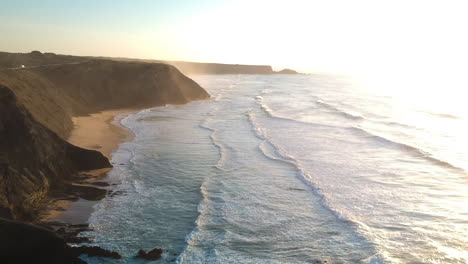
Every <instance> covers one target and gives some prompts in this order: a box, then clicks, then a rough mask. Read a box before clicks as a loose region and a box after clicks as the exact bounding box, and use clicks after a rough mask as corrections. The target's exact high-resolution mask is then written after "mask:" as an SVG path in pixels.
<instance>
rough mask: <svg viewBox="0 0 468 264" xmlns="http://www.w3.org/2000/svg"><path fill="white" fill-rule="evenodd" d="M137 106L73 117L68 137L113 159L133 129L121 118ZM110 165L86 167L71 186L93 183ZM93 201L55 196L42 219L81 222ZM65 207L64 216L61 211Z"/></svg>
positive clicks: (71, 141) (76, 143)
mask: <svg viewBox="0 0 468 264" xmlns="http://www.w3.org/2000/svg"><path fill="white" fill-rule="evenodd" d="M134 111H136V109H119V110H109V111H102V112H99V113H95V114H91V115H88V116H80V117H74V118H73V124H74V129H73V131H72V133H71V135H70V137H69V138H68V142H70V143H72V144H74V145H76V146H79V147H82V148H86V149H92V150H97V151H99V152H101V153H102V154H103V155H104V156H106V157H107V158H108V159H109V160H111V159H112V153H113V152H114V151H115V150H116V149H117V148H118V146H119V144H120V143H122V142H125V141H128V140H131V138H132V137H133V134H132V132H131V131H130V130H129V129H127V128H125V127H124V126H121V125H120V120H121V118H123V117H125V113H131V112H134ZM110 170H111V169H99V170H93V171H87V172H85V174H86V175H87V176H88V178H86V179H85V180H83V181H82V183H74V184H73V185H74V186H92V185H93V183H95V182H97V181H100V180H102V179H103V178H105V177H106V176H107V173H108V172H109V171H110ZM94 187H96V186H94ZM95 202H96V201H86V200H84V199H79V200H78V201H71V200H70V199H58V200H54V201H52V202H51V204H50V205H49V208H48V210H46V212H44V214H43V216H42V217H41V220H42V221H44V222H48V221H56V220H58V221H60V222H67V223H73V224H77V223H84V222H86V220H87V218H88V216H89V214H90V213H91V212H92V206H93V205H94V203H95ZM65 211H67V214H66V216H65V215H63V216H62V214H63V212H65Z"/></svg>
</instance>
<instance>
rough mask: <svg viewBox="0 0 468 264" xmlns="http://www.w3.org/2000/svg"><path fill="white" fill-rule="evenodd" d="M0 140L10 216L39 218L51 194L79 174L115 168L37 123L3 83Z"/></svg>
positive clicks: (2, 186) (2, 195) (1, 184)
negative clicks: (41, 208) (43, 205)
mask: <svg viewBox="0 0 468 264" xmlns="http://www.w3.org/2000/svg"><path fill="white" fill-rule="evenodd" d="M0 137H1V140H0V207H1V208H2V211H3V214H4V216H10V217H11V218H15V219H32V218H34V216H35V215H36V213H37V208H39V207H40V205H41V202H42V201H43V199H44V198H45V197H46V195H47V193H48V191H49V190H50V189H51V188H54V187H58V186H59V185H60V184H62V183H63V182H64V181H65V180H67V179H70V178H71V176H72V175H74V174H75V173H76V172H78V171H81V170H91V169H98V168H105V167H111V165H110V163H109V161H108V160H107V158H105V157H104V156H103V155H102V154H101V153H99V152H97V151H93V150H86V149H82V148H79V147H76V146H74V145H72V144H70V143H68V142H66V141H64V140H63V139H61V138H60V137H59V136H57V135H56V134H55V133H54V132H52V131H51V130H50V129H48V128H46V127H45V126H43V125H42V124H40V123H39V122H37V121H36V120H35V119H34V118H33V117H32V116H31V114H30V113H29V112H28V111H27V110H26V108H25V107H24V106H23V105H22V104H21V103H19V102H18V100H17V97H16V95H15V94H14V93H13V91H11V90H10V89H9V88H7V87H6V86H1V85H0ZM90 161H91V162H90Z"/></svg>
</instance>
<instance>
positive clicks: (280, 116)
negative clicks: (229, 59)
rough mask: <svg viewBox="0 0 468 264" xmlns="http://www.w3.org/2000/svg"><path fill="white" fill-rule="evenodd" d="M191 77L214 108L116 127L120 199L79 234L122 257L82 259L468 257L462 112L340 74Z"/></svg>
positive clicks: (101, 207)
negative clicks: (120, 133)
mask: <svg viewBox="0 0 468 264" xmlns="http://www.w3.org/2000/svg"><path fill="white" fill-rule="evenodd" d="M194 79H195V80H196V81H197V82H199V83H200V84H201V85H202V86H203V87H204V88H205V89H207V91H208V92H209V93H210V94H211V95H212V99H211V100H209V101H200V102H193V103H190V104H187V105H180V106H167V107H158V108H153V109H148V110H145V111H141V112H138V113H134V114H130V115H129V116H127V117H126V118H124V119H123V120H122V121H121V122H122V124H123V125H125V126H127V127H129V128H130V129H131V130H132V131H133V132H134V133H135V138H134V139H133V140H132V141H131V142H127V143H124V144H122V145H121V146H120V148H119V149H118V150H117V151H116V152H115V153H114V156H113V163H114V166H115V167H114V169H113V170H112V172H111V173H110V176H109V181H110V182H112V183H114V184H116V185H115V186H116V187H115V190H116V191H118V192H119V193H120V194H119V195H115V196H109V197H107V198H105V199H104V200H102V201H100V202H99V203H98V204H97V205H95V206H94V212H93V213H92V215H91V217H90V219H89V222H90V224H91V226H92V227H93V228H94V231H92V232H89V233H87V234H84V235H89V236H91V237H94V238H95V240H94V243H95V244H97V245H100V246H102V247H104V248H108V249H111V250H115V251H118V252H120V253H121V254H122V255H123V256H124V259H123V260H118V261H115V260H105V259H99V258H88V259H87V261H89V262H90V263H143V261H141V260H137V259H135V258H133V256H134V255H135V253H136V252H137V251H138V250H139V249H145V250H150V249H152V248H163V249H165V253H164V255H163V258H162V259H161V260H159V261H156V262H155V263H316V262H320V261H328V262H332V263H466V262H468V253H467V246H466V245H467V244H468V240H467V238H466V237H465V235H466V234H468V209H467V206H466V203H467V201H468V199H467V198H468V192H467V185H468V181H467V179H468V178H467V174H466V172H465V168H466V166H467V165H468V162H467V161H468V159H467V157H468V155H467V152H466V150H467V148H466V147H467V145H466V144H465V143H466V140H465V139H464V137H462V136H461V135H466V132H468V129H467V128H468V125H467V119H466V118H465V117H464V116H461V115H457V114H456V113H450V114H449V113H447V112H439V111H438V110H440V109H442V108H437V107H434V106H433V107H432V108H431V109H429V110H430V111H429V110H428V109H427V108H424V106H423V105H421V106H418V105H413V104H410V105H408V104H404V103H402V102H401V100H399V99H398V97H396V96H392V95H388V94H379V93H373V92H371V91H369V90H367V89H364V88H361V87H359V86H356V84H355V83H354V82H353V80H351V79H348V78H345V77H340V76H331V75H300V76H256V75H239V76H238V75H232V76H231V75H226V76H195V77H194ZM454 128H457V129H456V130H455V129H454ZM454 131H457V132H456V133H454ZM464 132H465V133H464Z"/></svg>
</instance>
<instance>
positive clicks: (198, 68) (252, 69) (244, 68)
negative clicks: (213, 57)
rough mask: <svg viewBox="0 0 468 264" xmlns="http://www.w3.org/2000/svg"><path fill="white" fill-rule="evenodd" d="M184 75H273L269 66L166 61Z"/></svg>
mask: <svg viewBox="0 0 468 264" xmlns="http://www.w3.org/2000/svg"><path fill="white" fill-rule="evenodd" d="M166 63H168V64H171V65H174V66H175V67H176V68H177V69H179V70H180V71H182V72H183V73H185V74H273V73H274V71H273V69H272V68H271V66H269V65H241V64H221V63H201V62H184V61H167V62H166Z"/></svg>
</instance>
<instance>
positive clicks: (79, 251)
mask: <svg viewBox="0 0 468 264" xmlns="http://www.w3.org/2000/svg"><path fill="white" fill-rule="evenodd" d="M70 250H71V252H72V256H74V257H79V256H80V255H88V256H90V257H104V258H112V259H121V258H122V256H120V254H119V253H117V252H114V251H110V250H107V249H103V248H101V247H97V246H93V247H89V246H80V247H70Z"/></svg>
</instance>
